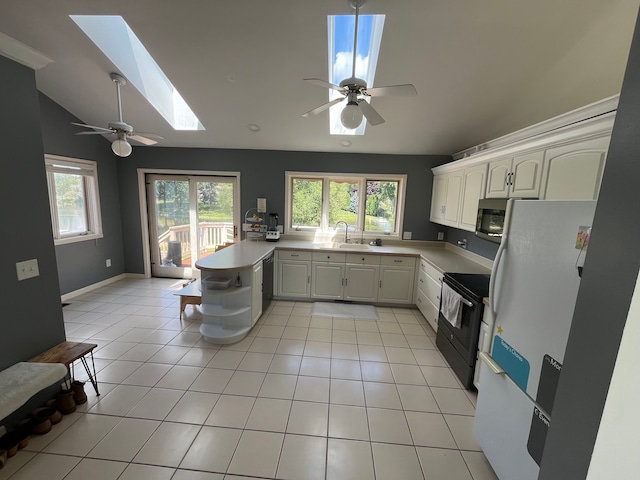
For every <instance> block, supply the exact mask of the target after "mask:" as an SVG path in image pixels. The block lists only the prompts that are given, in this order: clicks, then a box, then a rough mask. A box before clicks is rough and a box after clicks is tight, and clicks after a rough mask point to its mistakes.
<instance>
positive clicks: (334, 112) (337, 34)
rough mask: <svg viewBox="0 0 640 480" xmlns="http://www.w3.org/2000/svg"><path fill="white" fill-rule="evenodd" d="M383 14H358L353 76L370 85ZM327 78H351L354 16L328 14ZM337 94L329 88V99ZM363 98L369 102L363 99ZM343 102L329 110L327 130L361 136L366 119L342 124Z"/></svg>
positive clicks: (371, 83)
mask: <svg viewBox="0 0 640 480" xmlns="http://www.w3.org/2000/svg"><path fill="white" fill-rule="evenodd" d="M384 19H385V16H384V15H360V16H359V19H358V44H357V52H356V68H355V76H356V77H357V78H361V79H363V80H364V81H365V82H367V85H368V86H369V87H371V86H372V85H373V81H374V77H375V75H376V67H377V65H378V54H379V52H380V43H381V40H382V30H383V29H384ZM327 29H328V35H327V38H328V41H329V45H328V49H329V81H330V82H331V83H334V84H335V85H339V84H340V82H341V81H342V80H344V79H346V78H349V77H351V72H352V71H353V35H354V31H355V15H328V16H327ZM340 95H341V94H340V93H339V92H337V91H335V90H329V100H333V99H334V98H339V97H340ZM365 101H369V99H368V98H367V99H366V100H365ZM346 104H347V103H346V102H341V103H339V104H338V105H334V106H333V107H331V109H330V110H329V132H330V134H331V135H364V130H365V127H366V123H367V122H362V123H361V124H360V126H359V127H358V128H356V129H354V130H349V129H347V128H345V127H344V126H342V122H341V121H340V114H341V113H342V110H343V109H344V107H345V106H346Z"/></svg>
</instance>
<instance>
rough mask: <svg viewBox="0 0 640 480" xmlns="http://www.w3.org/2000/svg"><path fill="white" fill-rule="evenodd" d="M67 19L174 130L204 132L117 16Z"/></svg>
mask: <svg viewBox="0 0 640 480" xmlns="http://www.w3.org/2000/svg"><path fill="white" fill-rule="evenodd" d="M70 17H71V20H73V21H74V22H75V23H76V24H77V25H78V26H79V27H80V28H81V29H82V31H83V32H84V33H85V34H86V35H87V36H88V37H89V38H90V39H91V40H92V41H93V43H95V44H96V46H97V47H98V48H99V49H100V50H102V52H103V53H104V54H105V55H106V56H107V57H108V58H109V60H111V61H112V62H113V64H114V65H115V66H116V67H117V68H118V69H119V70H120V72H122V74H123V75H124V76H125V77H126V78H127V80H129V82H131V84H132V85H133V86H135V87H136V88H137V89H138V91H139V92H140V93H141V94H142V95H144V97H145V98H146V99H147V100H148V101H149V103H150V104H151V105H153V107H154V108H155V109H156V110H157V111H158V113H159V114H160V115H162V116H163V117H164V119H165V120H166V121H167V122H168V123H169V125H171V126H172V127H173V128H174V130H204V129H205V128H204V127H203V126H202V124H201V123H200V120H198V117H196V114H195V113H193V111H192V110H191V108H190V107H189V105H187V103H186V102H185V101H184V99H183V98H182V96H181V95H180V92H178V90H177V89H176V88H175V87H174V86H173V84H172V83H171V81H170V80H169V78H167V76H166V75H165V73H164V72H163V71H162V69H161V68H160V66H159V65H158V64H157V63H156V61H155V60H154V59H153V57H152V56H151V54H150V53H149V52H148V50H147V49H146V48H145V46H144V45H143V44H142V42H141V41H140V40H139V39H138V37H137V36H136V34H135V33H134V32H133V30H131V27H129V25H128V24H127V22H125V20H124V19H123V18H122V17H121V16H119V15H70Z"/></svg>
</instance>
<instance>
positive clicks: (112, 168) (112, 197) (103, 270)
mask: <svg viewBox="0 0 640 480" xmlns="http://www.w3.org/2000/svg"><path fill="white" fill-rule="evenodd" d="M40 118H41V122H42V139H43V143H44V151H45V153H48V154H53V155H61V156H65V157H72V158H80V159H84V160H94V161H95V162H97V165H98V182H99V185H98V190H99V192H100V212H101V215H102V230H103V234H104V237H103V238H101V239H98V240H87V241H84V242H75V243H69V244H65V245H58V246H56V247H55V251H56V257H57V262H58V278H59V281H60V292H61V293H62V294H65V293H69V292H72V291H74V290H78V289H80V288H83V287H86V286H88V285H92V284H94V283H98V282H100V281H102V280H106V279H108V278H111V277H114V276H116V275H120V274H121V273H124V272H125V269H124V254H123V248H122V227H121V224H120V197H119V192H118V174H117V160H116V158H117V157H116V156H115V155H114V154H113V153H112V152H111V146H110V144H109V141H108V140H106V139H105V138H104V137H102V135H75V134H76V132H80V131H83V129H82V128H80V127H76V126H74V125H71V122H80V120H78V119H77V118H76V117H74V116H73V115H71V114H70V113H69V112H68V111H66V110H65V109H64V108H62V107H61V106H59V105H58V104H57V103H55V102H54V101H53V100H51V99H50V98H48V97H47V96H45V95H43V94H40ZM108 258H109V259H111V267H109V268H107V266H106V259H108Z"/></svg>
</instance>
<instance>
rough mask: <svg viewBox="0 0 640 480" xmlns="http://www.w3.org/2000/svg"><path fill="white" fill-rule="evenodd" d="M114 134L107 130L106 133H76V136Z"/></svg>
mask: <svg viewBox="0 0 640 480" xmlns="http://www.w3.org/2000/svg"><path fill="white" fill-rule="evenodd" d="M114 133H116V132H112V131H111V130H109V131H108V132H77V133H76V135H113V134H114Z"/></svg>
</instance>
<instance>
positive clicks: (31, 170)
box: [0, 56, 65, 369]
mask: <svg viewBox="0 0 640 480" xmlns="http://www.w3.org/2000/svg"><path fill="white" fill-rule="evenodd" d="M0 105H2V115H0V139H2V153H1V154H0V159H1V160H0V162H1V164H2V175H0V205H2V255H0V285H2V289H1V292H2V297H1V298H2V310H3V311H2V320H0V324H1V325H2V333H0V369H3V368H6V367H8V366H10V365H12V364H14V363H16V362H18V361H22V360H28V359H29V358H31V357H32V356H34V355H37V354H38V353H41V352H43V351H45V350H47V349H48V348H51V347H52V346H54V345H56V344H58V343H60V342H62V341H64V339H65V334H64V325H63V321H62V306H61V304H60V290H59V288H58V272H57V266H56V256H55V251H54V248H53V234H52V231H51V214H50V211H49V198H48V194H47V179H46V173H45V168H44V157H43V155H44V154H43V148H42V134H41V130H40V112H39V106H38V91H37V90H36V80H35V73H34V71H33V70H31V69H30V68H27V67H24V66H22V65H19V64H17V63H15V62H13V61H11V60H8V59H7V58H5V57H2V56H0ZM33 258H35V259H37V260H38V267H39V270H40V276H38V277H35V278H30V279H27V280H23V281H21V282H19V281H18V280H17V277H16V262H20V261H23V260H29V259H33Z"/></svg>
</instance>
